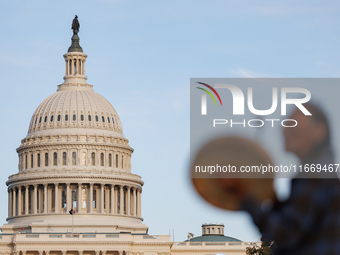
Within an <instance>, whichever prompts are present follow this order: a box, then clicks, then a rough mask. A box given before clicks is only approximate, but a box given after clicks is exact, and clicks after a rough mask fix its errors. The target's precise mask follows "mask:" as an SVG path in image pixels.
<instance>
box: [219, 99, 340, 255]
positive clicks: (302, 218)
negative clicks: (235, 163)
mask: <svg viewBox="0 0 340 255" xmlns="http://www.w3.org/2000/svg"><path fill="white" fill-rule="evenodd" d="M304 106H305V107H306V108H307V110H308V111H309V112H310V113H311V114H312V116H306V115H304V114H303V113H302V112H301V111H300V110H299V109H297V110H296V111H294V112H293V114H292V115H291V117H290V119H295V120H296V121H297V122H298V125H297V126H296V127H286V128H284V131H283V134H284V138H285V149H286V151H287V152H291V153H293V154H295V155H296V156H297V157H298V158H299V159H300V161H301V164H302V166H303V167H304V165H308V166H310V165H311V164H321V166H322V167H324V166H326V168H327V169H329V165H332V164H333V163H334V156H333V151H332V146H331V139H330V127H329V122H328V119H327V117H326V115H325V114H324V112H323V111H322V110H321V109H320V108H319V107H318V106H316V105H314V104H311V103H307V104H305V105H304ZM334 169H335V167H334ZM234 181H235V182H234V183H233V182H232V181H227V180H226V181H225V187H226V189H228V188H230V190H231V191H232V192H234V193H237V195H238V196H239V197H240V200H241V201H242V202H241V208H242V210H245V211H247V212H248V213H250V215H251V216H252V218H253V221H254V223H255V224H256V225H257V226H258V228H259V231H260V232H261V234H262V237H263V238H264V239H266V240H273V241H274V243H275V246H276V250H275V253H274V254H277V255H282V254H287V255H294V254H298V255H321V254H323V255H324V254H327V255H333V254H334V255H335V254H340V182H339V179H338V177H337V174H336V173H335V170H333V171H332V172H330V171H326V170H322V171H321V172H314V173H310V172H309V173H301V174H300V173H299V174H298V175H297V176H296V178H294V179H292V182H291V193H290V197H289V198H288V199H287V200H286V201H284V202H280V201H278V200H276V199H275V200H274V201H271V200H265V201H264V202H262V203H261V204H259V202H257V200H256V199H255V198H254V197H252V195H251V191H250V190H247V188H246V187H240V188H239V189H235V186H236V184H237V183H238V180H236V179H234ZM241 186H242V185H241Z"/></svg>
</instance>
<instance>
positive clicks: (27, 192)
mask: <svg viewBox="0 0 340 255" xmlns="http://www.w3.org/2000/svg"><path fill="white" fill-rule="evenodd" d="M29 188H30V186H28V185H26V186H25V214H26V215H27V214H28V195H29V193H30V190H29Z"/></svg>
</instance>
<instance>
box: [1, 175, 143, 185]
mask: <svg viewBox="0 0 340 255" xmlns="http://www.w3.org/2000/svg"><path fill="white" fill-rule="evenodd" d="M20 174H22V173H19V174H16V175H11V176H10V177H9V178H11V177H13V176H19V175H20ZM131 175H132V176H131ZM131 175H130V176H128V175H125V176H124V175H116V176H112V174H111V175H110V174H107V175H104V176H102V175H94V174H89V175H80V174H77V175H75V174H74V175H65V174H64V175H56V174H50V175H46V176H41V175H37V176H34V175H32V174H27V175H25V176H22V177H18V178H13V179H9V180H8V181H7V182H6V185H7V186H10V185H11V184H12V183H17V182H21V181H30V180H32V181H33V180H34V181H36V180H44V182H43V183H53V182H55V179H75V180H77V181H75V182H76V183H77V182H79V181H81V179H92V180H95V179H97V180H119V181H123V182H124V181H131V182H136V183H138V184H140V185H141V186H143V185H144V182H143V181H142V180H141V178H140V176H138V175H134V174H131ZM45 180H50V181H48V182H46V181H45ZM78 180H79V181H78ZM34 183H36V182H34ZM27 184H28V183H27ZM39 184H40V183H39ZM117 184H118V183H117ZM30 185H32V184H30Z"/></svg>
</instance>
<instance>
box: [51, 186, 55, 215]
mask: <svg viewBox="0 0 340 255" xmlns="http://www.w3.org/2000/svg"><path fill="white" fill-rule="evenodd" d="M51 198H52V199H51V209H52V210H53V209H55V208H54V207H55V191H54V189H52V190H51Z"/></svg>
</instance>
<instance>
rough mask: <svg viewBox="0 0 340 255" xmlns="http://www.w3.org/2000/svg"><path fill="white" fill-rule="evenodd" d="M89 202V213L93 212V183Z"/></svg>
mask: <svg viewBox="0 0 340 255" xmlns="http://www.w3.org/2000/svg"><path fill="white" fill-rule="evenodd" d="M89 200H90V201H89V202H88V206H89V207H88V209H89V210H88V211H89V213H92V212H93V183H90V191H89Z"/></svg>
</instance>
